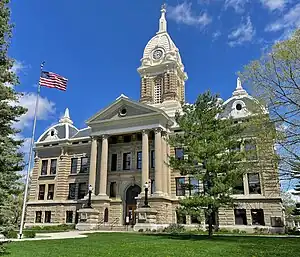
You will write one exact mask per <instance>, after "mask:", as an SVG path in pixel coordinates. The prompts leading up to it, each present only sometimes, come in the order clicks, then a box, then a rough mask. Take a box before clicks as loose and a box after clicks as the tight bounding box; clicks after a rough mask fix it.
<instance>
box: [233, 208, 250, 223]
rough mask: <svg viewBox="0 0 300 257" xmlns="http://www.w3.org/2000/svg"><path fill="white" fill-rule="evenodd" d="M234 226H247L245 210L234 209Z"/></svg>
mask: <svg viewBox="0 0 300 257" xmlns="http://www.w3.org/2000/svg"><path fill="white" fill-rule="evenodd" d="M234 217H235V225H247V216H246V210H245V209H234Z"/></svg>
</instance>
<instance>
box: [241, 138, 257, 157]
mask: <svg viewBox="0 0 300 257" xmlns="http://www.w3.org/2000/svg"><path fill="white" fill-rule="evenodd" d="M244 149H245V152H246V159H247V160H257V151H256V145H255V142H253V141H245V143H244Z"/></svg>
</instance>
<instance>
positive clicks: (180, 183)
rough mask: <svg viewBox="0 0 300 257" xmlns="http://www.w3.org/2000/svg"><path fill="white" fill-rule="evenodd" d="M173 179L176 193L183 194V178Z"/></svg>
mask: <svg viewBox="0 0 300 257" xmlns="http://www.w3.org/2000/svg"><path fill="white" fill-rule="evenodd" d="M175 180H176V195H177V196H184V195H185V186H184V182H185V180H184V178H175Z"/></svg>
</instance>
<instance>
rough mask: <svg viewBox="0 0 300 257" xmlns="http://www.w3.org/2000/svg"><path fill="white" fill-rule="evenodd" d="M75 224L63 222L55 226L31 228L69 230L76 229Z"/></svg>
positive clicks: (34, 227) (36, 229) (34, 228)
mask: <svg viewBox="0 0 300 257" xmlns="http://www.w3.org/2000/svg"><path fill="white" fill-rule="evenodd" d="M74 229H75V224H71V225H69V224H61V225H54V226H33V227H30V230H35V231H68V230H74Z"/></svg>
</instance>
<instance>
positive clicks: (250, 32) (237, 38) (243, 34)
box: [228, 16, 255, 47]
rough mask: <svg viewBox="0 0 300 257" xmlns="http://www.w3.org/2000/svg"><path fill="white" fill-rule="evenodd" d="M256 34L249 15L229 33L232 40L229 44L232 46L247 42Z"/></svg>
mask: <svg viewBox="0 0 300 257" xmlns="http://www.w3.org/2000/svg"><path fill="white" fill-rule="evenodd" d="M254 35H255V29H254V28H253V26H252V22H251V19H250V16H247V18H246V21H245V22H243V21H242V24H241V25H240V26H239V27H238V28H237V29H235V30H234V31H232V32H231V33H230V34H229V35H228V38H229V40H230V41H229V43H228V44H229V45H230V46H231V47H234V46H237V45H242V44H243V43H245V42H249V41H251V40H252V38H253V37H254Z"/></svg>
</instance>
